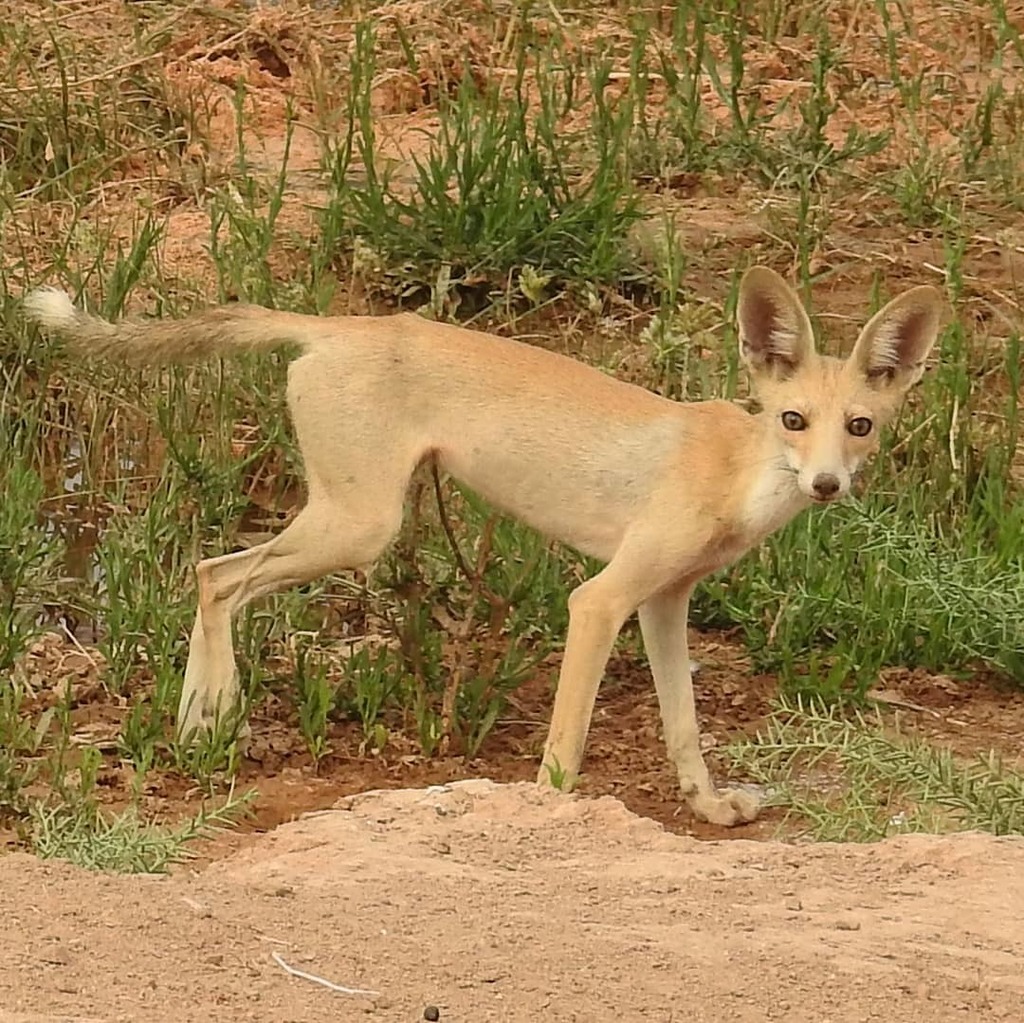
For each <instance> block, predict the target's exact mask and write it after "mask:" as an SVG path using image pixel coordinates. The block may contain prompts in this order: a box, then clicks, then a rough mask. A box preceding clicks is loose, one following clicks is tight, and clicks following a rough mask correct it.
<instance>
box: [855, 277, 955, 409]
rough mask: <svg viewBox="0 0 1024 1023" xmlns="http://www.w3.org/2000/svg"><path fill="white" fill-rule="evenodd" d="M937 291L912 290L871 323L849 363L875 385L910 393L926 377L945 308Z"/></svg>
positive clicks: (933, 289)
mask: <svg viewBox="0 0 1024 1023" xmlns="http://www.w3.org/2000/svg"><path fill="white" fill-rule="evenodd" d="M944 304H945V303H944V300H943V298H942V293H941V292H940V291H939V290H938V288H933V287H930V286H929V285H923V286H922V287H919V288H911V289H910V291H905V292H904V293H903V294H902V295H899V296H898V297H897V298H894V299H893V300H892V301H891V302H890V303H889V304H888V305H886V306H883V307H882V308H881V309H880V310H879V311H878V312H877V313H875V315H874V316H872V317H871V319H870V320H868V322H867V325H866V326H865V327H864V329H863V330H862V331H861V332H860V337H859V338H857V343H856V344H855V345H854V347H853V352H852V353H851V354H850V361H851V362H852V363H853V364H854V366H856V368H857V369H858V370H860V372H861V373H863V374H864V376H865V377H866V378H867V379H868V380H869V381H871V382H872V383H876V384H879V385H881V386H884V387H897V388H899V389H900V390H904V391H905V390H907V388H909V387H912V386H913V385H914V384H916V383H917V382H918V380H920V379H921V376H922V375H923V374H924V363H925V359H927V358H928V353H929V352H930V351H931V350H932V345H934V344H935V339H936V338H937V337H938V335H939V321H940V319H941V318H942V310H943V307H944Z"/></svg>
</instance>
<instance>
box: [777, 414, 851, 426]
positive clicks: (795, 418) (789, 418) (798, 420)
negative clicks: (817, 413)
mask: <svg viewBox="0 0 1024 1023" xmlns="http://www.w3.org/2000/svg"><path fill="white" fill-rule="evenodd" d="M782 425H783V426H784V427H785V428H786V429H787V430H806V429H807V421H806V420H805V419H804V417H803V416H802V415H800V413H799V412H783V413H782ZM851 425H852V424H851Z"/></svg>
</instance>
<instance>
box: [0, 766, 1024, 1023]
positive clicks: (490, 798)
mask: <svg viewBox="0 0 1024 1023" xmlns="http://www.w3.org/2000/svg"><path fill="white" fill-rule="evenodd" d="M1022 906H1024V841H1022V840H1019V839H997V838H992V837H988V836H983V835H976V834H964V835H957V836H953V837H942V838H937V837H904V838H900V839H895V840H890V841H887V842H884V843H882V844H879V845H873V846H839V845H815V846H793V845H785V844H780V843H771V842H767V843H766V842H757V843H754V842H746V841H730V842H721V843H717V842H700V841H697V840H695V839H691V838H687V837H683V836H678V835H673V834H670V833H669V832H667V831H665V830H663V829H662V827H661V825H659V824H657V823H655V822H653V821H650V820H646V819H643V818H640V817H636V816H635V815H633V814H632V813H630V812H629V811H628V810H627V809H626V808H625V807H624V806H623V805H622V804H621V803H620V802H618V801H617V800H615V799H613V798H611V797H603V798H600V799H593V800H588V799H583V798H578V797H568V796H562V795H557V794H554V793H544V792H540V791H538V790H537V789H536V788H535V787H534V786H533V785H531V784H516V785H497V784H494V783H492V782H489V781H469V782H460V783H456V784H452V785H448V786H438V787H434V788H429V789H420V790H410V789H405V790H397V791H389V792H383V791H375V792H369V793H365V794H363V795H359V796H352V797H348V798H346V799H344V800H342V801H340V802H339V804H338V806H337V808H336V809H334V810H330V811H324V812H320V813H316V814H312V815H310V816H307V817H305V818H302V819H301V820H298V821H295V822H294V823H291V824H287V825H284V826H282V827H281V828H279V829H278V830H277V831H275V832H273V833H271V834H269V835H265V836H262V837H260V838H259V839H258V840H256V841H255V842H253V843H252V844H251V845H250V846H249V847H248V848H246V849H243V850H242V851H240V852H238V853H236V854H235V855H233V856H232V857H230V858H229V859H226V860H223V861H220V862H217V863H214V864H213V865H211V866H209V867H208V868H206V869H204V870H202V871H200V872H196V871H193V870H179V871H178V872H177V873H176V874H175V875H173V876H171V877H113V876H99V875H94V874H89V873H86V872H84V871H81V870H78V869H76V868H74V867H71V866H69V865H67V864H61V863H56V862H48V863H43V862H40V861H38V860H35V859H33V858H31V857H29V856H25V855H12V856H8V857H5V858H3V859H0V916H2V918H3V920H4V921H5V923H6V926H5V927H4V928H3V930H2V932H0V962H2V963H3V967H2V969H0V1007H2V1008H0V1023H14V1021H18V1023H29V1021H33V1023H35V1021H43V1020H47V1021H56V1020H79V1021H84V1020H103V1021H114V1020H123V1021H136V1020H139V1019H146V1020H149V1021H153V1023H159V1021H163V1020H166V1021H172V1020H173V1021H175V1023H178V1021H180V1020H183V1019H209V1020H213V1021H218V1020H225V1021H226V1020H232V1021H236V1020H261V1021H264V1020H270V1019H273V1020H290V1021H305V1020H309V1021H313V1020H317V1021H319V1020H322V1019H337V1020H356V1019H362V1018H365V1017H367V1016H369V1017H374V1018H379V1019H386V1020H408V1021H410V1023H412V1021H414V1020H418V1019H422V1018H423V1012H424V1008H425V1007H426V1006H428V1005H434V1006H437V1007H438V1008H439V1011H440V1019H441V1020H449V1021H451V1020H464V1021H472V1023H480V1021H487V1020H494V1021H498V1020H511V1019H516V1020H546V1021H547V1020H551V1021H559V1020H566V1021H568V1020H581V1021H582V1020H588V1021H589V1020H598V1019H616V1020H662V1021H670V1020H683V1019H686V1020H715V1021H722V1020H751V1021H752V1020H758V1021H761V1020H765V1019H790V1020H815V1021H816V1023H824V1021H827V1020H833V1021H836V1020H872V1019H886V1020H890V1021H901V1020H908V1021H909V1020H913V1021H914V1023H917V1021H919V1020H920V1019H922V1018H925V1019H928V1020H946V1019H958V1020H959V1019H964V1018H968V1019H977V1020H980V1019H986V1020H995V1019H1007V1020H1010V1019H1013V1020H1019V1019H1022V1018H1024V977H1022V974H1021V971H1020V962H1021V957H1022V956H1024V914H1022V913H1021V907H1022ZM275 954H276V956H277V958H275ZM282 964H287V966H289V967H291V968H293V969H296V970H300V971H303V972H304V973H307V974H311V975H313V976H314V977H321V978H325V979H327V980H330V981H331V982H333V983H335V984H340V985H344V986H347V987H351V988H360V989H365V990H367V991H370V992H374V993H372V994H368V993H364V994H346V993H342V992H339V991H334V990H330V989H328V988H327V987H324V986H322V985H320V984H318V983H316V982H315V981H314V980H311V979H307V978H304V977H297V976H290V975H289V974H288V973H287V972H286V969H285V966H284V965H282Z"/></svg>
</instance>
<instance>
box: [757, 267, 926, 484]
mask: <svg viewBox="0 0 1024 1023" xmlns="http://www.w3.org/2000/svg"><path fill="white" fill-rule="evenodd" d="M942 308H943V299H942V295H941V294H940V292H939V291H938V290H937V289H936V288H932V287H927V286H924V287H917V288H912V289H910V290H909V291H906V292H904V293H903V294H902V295H900V296H898V297H897V298H894V299H893V300H892V301H891V302H889V303H888V305H886V306H885V307H884V308H883V309H881V310H879V311H878V312H877V313H876V314H875V315H874V316H872V317H871V319H870V320H869V321H868V323H867V325H866V326H865V327H864V329H863V330H862V331H861V333H860V337H858V339H857V343H856V344H855V345H854V347H853V351H852V352H851V353H850V356H849V357H848V358H847V359H836V358H832V357H829V356H825V355H819V354H818V353H817V352H816V351H815V348H814V336H813V333H812V330H811V322H810V320H809V319H808V316H807V313H806V311H805V310H804V307H803V305H802V304H801V302H800V299H799V298H798V297H797V295H796V293H795V292H794V291H793V290H792V288H790V287H789V285H788V284H787V283H786V282H785V281H784V280H783V279H782V278H781V277H780V276H779V275H778V274H777V273H775V272H774V271H773V270H769V269H767V268H766V267H753V268H752V269H750V270H748V271H747V272H746V274H745V275H744V277H743V280H742V282H741V284H740V291H739V303H738V307H737V319H738V326H739V338H740V353H741V355H742V358H743V361H744V362H745V363H746V366H747V368H748V370H749V371H750V375H751V381H752V384H753V387H754V391H755V394H756V395H757V397H758V399H759V401H760V403H761V406H762V409H763V411H762V415H764V416H765V417H767V419H768V420H769V422H770V428H771V429H772V430H773V431H774V436H775V438H776V440H777V442H778V450H779V452H780V456H781V458H782V459H784V464H785V466H786V468H788V469H789V470H791V471H792V472H793V473H795V474H796V477H797V486H798V487H799V489H800V491H801V493H802V494H804V495H805V496H806V497H808V498H810V499H811V500H812V501H816V502H819V503H822V504H824V503H828V502H830V501H836V500H839V499H840V498H842V497H845V496H846V495H847V494H848V493H849V491H850V483H851V479H852V477H853V474H854V473H855V472H856V471H857V469H858V468H859V467H860V465H861V464H862V462H863V461H864V460H865V459H866V458H868V457H869V456H870V455H872V454H874V453H875V451H877V450H878V443H879V431H880V429H881V428H882V427H883V426H884V425H885V424H886V423H887V422H888V421H889V420H890V419H891V418H892V417H893V415H895V413H896V412H897V410H898V409H899V407H900V404H901V403H902V400H903V397H904V395H905V394H906V392H907V391H908V390H909V389H910V388H911V387H912V386H913V385H914V384H916V383H917V381H918V380H920V379H921V376H922V374H923V373H924V364H925V359H926V358H927V357H928V353H929V352H930V351H931V348H932V345H933V344H934V343H935V339H936V337H937V336H938V332H939V320H940V316H941V312H942Z"/></svg>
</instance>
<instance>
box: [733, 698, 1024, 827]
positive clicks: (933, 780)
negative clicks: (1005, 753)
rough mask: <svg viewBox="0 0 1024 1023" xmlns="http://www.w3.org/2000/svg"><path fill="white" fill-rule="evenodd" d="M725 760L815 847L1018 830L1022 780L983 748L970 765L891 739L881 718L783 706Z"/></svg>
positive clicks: (1023, 809)
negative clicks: (766, 795)
mask: <svg viewBox="0 0 1024 1023" xmlns="http://www.w3.org/2000/svg"><path fill="white" fill-rule="evenodd" d="M727 753H728V756H729V759H730V760H731V761H732V764H733V765H734V766H735V767H736V768H738V769H741V770H743V771H745V772H746V773H747V774H749V775H751V776H752V777H753V778H754V779H755V780H756V781H757V782H759V783H761V784H762V785H765V786H766V787H767V788H768V789H769V790H770V792H771V797H770V799H769V803H770V805H775V806H782V807H785V808H786V810H787V818H786V821H785V822H784V824H783V828H784V829H787V830H788V829H789V828H790V827H791V826H793V827H795V828H796V829H797V830H798V831H799V832H800V833H802V834H803V835H806V836H808V837H812V838H814V839H815V840H816V841H819V842H870V841H877V840H878V839H881V838H886V837H887V836H890V835H898V834H907V833H911V832H921V831H926V832H948V831H988V832H990V833H992V834H994V835H1020V834H1024V775H1021V774H1020V773H1019V772H1017V771H1014V770H1011V769H1010V768H1008V767H1006V766H1005V765H1004V764H1003V763H1002V760H1001V758H1000V757H999V756H997V755H996V754H995V753H993V752H987V753H979V754H978V756H977V757H976V759H975V760H974V761H973V762H971V761H970V760H965V759H964V758H960V757H956V756H954V755H953V754H952V753H951V752H950V751H949V750H944V749H940V748H938V747H936V746H934V745H931V744H929V743H926V742H922V741H920V740H915V739H912V738H908V737H906V736H903V735H900V734H899V733H896V734H894V733H893V731H892V729H891V728H889V729H886V728H885V727H883V722H882V720H881V719H880V718H879V719H873V718H872V717H869V716H866V715H863V714H860V715H856V716H855V717H853V718H852V719H851V718H850V717H849V716H846V715H843V716H840V715H839V714H838V713H837V712H836V708H834V707H833V708H832V709H830V710H824V709H821V708H820V707H817V708H816V707H814V706H813V705H804V704H801V703H799V702H797V703H793V704H786V703H783V704H782V705H781V706H780V708H779V709H778V710H777V711H776V713H775V715H774V716H773V717H772V718H771V719H769V721H768V723H767V725H766V726H765V727H764V728H763V729H762V730H761V731H760V732H759V733H758V735H757V736H756V737H755V738H754V739H751V740H747V741H743V742H740V743H736V744H734V745H733V746H731V747H730V748H729V749H728V750H727Z"/></svg>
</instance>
